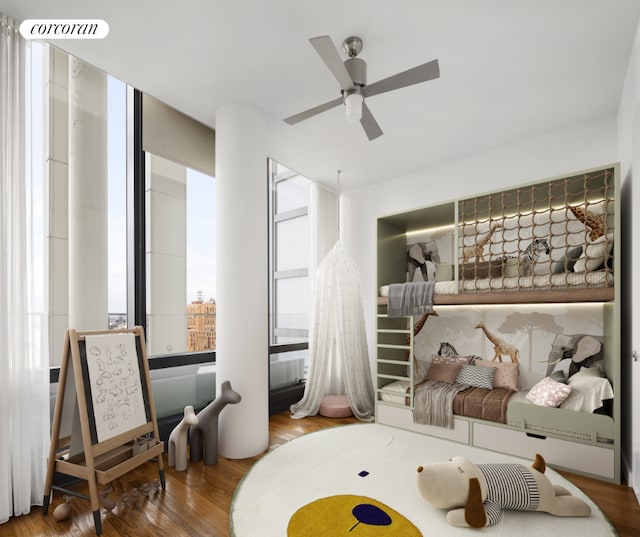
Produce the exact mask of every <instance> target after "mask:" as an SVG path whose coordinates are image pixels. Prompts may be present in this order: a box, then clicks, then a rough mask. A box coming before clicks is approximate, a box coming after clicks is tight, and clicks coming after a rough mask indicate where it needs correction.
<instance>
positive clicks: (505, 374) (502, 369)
mask: <svg viewBox="0 0 640 537" xmlns="http://www.w3.org/2000/svg"><path fill="white" fill-rule="evenodd" d="M476 365H477V366H480V367H494V368H496V373H495V375H494V377H493V387H494V388H506V389H508V390H513V391H514V392H517V391H518V377H519V375H520V367H519V364H518V363H514V362H491V361H489V360H476Z"/></svg>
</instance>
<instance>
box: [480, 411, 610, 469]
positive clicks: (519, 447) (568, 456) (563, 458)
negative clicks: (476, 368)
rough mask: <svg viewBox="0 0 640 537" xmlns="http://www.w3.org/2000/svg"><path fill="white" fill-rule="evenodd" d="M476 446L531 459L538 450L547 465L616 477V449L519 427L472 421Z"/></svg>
mask: <svg viewBox="0 0 640 537" xmlns="http://www.w3.org/2000/svg"><path fill="white" fill-rule="evenodd" d="M473 444H474V445H475V446H478V447H481V448H485V449H491V450H493V451H499V452H502V453H508V454H511V455H517V456H520V457H524V458H526V459H531V460H532V461H533V457H534V456H535V454H536V453H540V455H542V456H543V457H544V459H545V460H546V461H547V462H548V463H549V464H550V465H556V466H560V467H562V468H566V469H567V470H575V471H578V472H584V473H586V474H591V475H596V476H600V477H604V478H607V479H614V478H615V450H613V449H607V448H603V447H598V446H589V445H586V444H580V443H577V442H571V441H567V440H560V439H558V438H550V437H547V438H538V437H533V436H528V435H527V434H526V433H524V432H522V431H514V430H511V429H507V428H504V427H493V426H491V425H484V424H482V423H474V424H473Z"/></svg>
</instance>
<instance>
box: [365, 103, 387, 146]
mask: <svg viewBox="0 0 640 537" xmlns="http://www.w3.org/2000/svg"><path fill="white" fill-rule="evenodd" d="M360 124H361V125H362V128H363V129H364V132H365V133H366V135H367V138H369V141H371V140H375V139H376V138H377V137H378V136H382V129H381V128H380V125H378V122H377V121H376V120H375V118H374V117H373V114H372V113H371V110H369V107H368V106H367V104H366V103H362V118H361V119H360Z"/></svg>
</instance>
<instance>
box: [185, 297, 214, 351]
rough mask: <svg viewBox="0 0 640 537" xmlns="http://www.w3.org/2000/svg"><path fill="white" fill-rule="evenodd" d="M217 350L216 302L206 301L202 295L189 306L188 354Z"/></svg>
mask: <svg viewBox="0 0 640 537" xmlns="http://www.w3.org/2000/svg"><path fill="white" fill-rule="evenodd" d="M215 348H216V301H215V300H214V299H213V298H210V299H208V300H206V301H205V300H204V299H203V298H202V293H198V298H197V299H196V300H194V301H193V302H192V303H191V304H187V352H199V351H210V350H214V349H215Z"/></svg>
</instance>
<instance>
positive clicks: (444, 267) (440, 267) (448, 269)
mask: <svg viewBox="0 0 640 537" xmlns="http://www.w3.org/2000/svg"><path fill="white" fill-rule="evenodd" d="M451 280H453V265H452V264H451V263H436V281H437V282H450V281H451Z"/></svg>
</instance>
